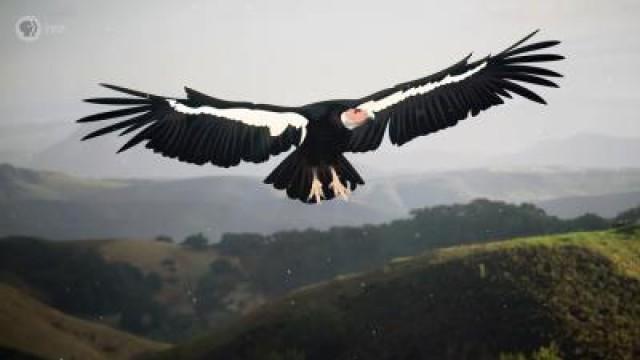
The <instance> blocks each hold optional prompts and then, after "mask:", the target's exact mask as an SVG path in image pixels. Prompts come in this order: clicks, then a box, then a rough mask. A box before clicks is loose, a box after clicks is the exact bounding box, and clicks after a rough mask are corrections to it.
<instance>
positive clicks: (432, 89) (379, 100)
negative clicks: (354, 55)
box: [348, 31, 564, 152]
mask: <svg viewBox="0 0 640 360" xmlns="http://www.w3.org/2000/svg"><path fill="white" fill-rule="evenodd" d="M537 32H538V31H535V32H533V33H531V34H530V35H528V36H526V37H525V38H524V39H522V40H520V41H518V42H517V43H516V44H514V45H513V46H511V47H509V48H507V49H506V50H504V51H503V52H501V53H499V54H497V55H494V56H487V57H486V58H484V59H481V60H478V61H475V62H471V63H470V62H468V60H469V58H470V57H471V55H469V56H467V57H465V58H464V59H462V60H461V61H460V62H458V63H456V64H454V65H453V66H451V67H449V68H447V69H445V70H443V71H440V72H438V73H436V74H433V75H431V76H427V77H425V78H422V79H418V80H415V81H410V82H406V83H403V84H399V85H396V86H394V87H392V88H389V89H385V90H382V91H380V92H377V93H375V94H372V95H369V96H367V97H365V98H362V99H359V100H356V101H355V103H356V104H358V105H357V107H358V108H360V109H362V110H365V111H367V112H368V113H369V114H371V115H373V116H374V118H373V119H372V120H370V121H368V122H367V123H366V124H365V125H362V126H360V127H358V128H356V129H354V130H353V131H352V134H351V138H350V141H349V145H348V149H349V150H348V151H352V152H364V151H370V150H374V149H376V148H377V147H378V146H379V145H380V143H381V142H382V139H383V137H384V133H385V130H386V128H387V125H389V137H390V139H391V143H393V144H395V145H402V144H404V143H406V142H408V141H409V140H411V139H414V138H416V137H418V136H422V135H427V134H430V133H433V132H436V131H438V130H441V129H444V128H447V127H450V126H454V125H455V124H456V123H457V122H458V121H459V120H463V119H465V118H467V116H468V115H469V113H471V116H476V115H478V113H480V111H483V110H486V109H488V108H490V107H491V106H493V105H499V104H502V103H503V98H511V94H517V95H520V96H523V97H525V98H527V99H529V100H532V101H535V102H538V103H541V104H546V102H545V101H544V100H543V99H542V98H541V97H540V96H539V95H537V94H536V93H534V92H533V91H531V90H529V89H527V88H525V87H524V86H522V85H519V84H517V83H515V82H514V81H517V82H521V83H529V84H535V85H542V86H551V87H558V85H556V84H555V83H553V82H551V81H549V80H548V79H546V78H548V77H561V76H562V75H560V74H558V73H556V72H554V71H551V70H548V69H545V68H542V67H538V66H532V65H531V63H540V62H548V61H556V60H561V59H564V57H562V56H560V55H555V54H539V53H532V52H535V51H536V50H541V49H546V48H549V47H552V46H555V45H557V44H559V43H560V42H559V41H543V42H537V43H532V44H528V45H524V43H525V42H526V41H527V40H529V39H530V38H531V37H532V36H533V35H535V34H536V33H537Z"/></svg>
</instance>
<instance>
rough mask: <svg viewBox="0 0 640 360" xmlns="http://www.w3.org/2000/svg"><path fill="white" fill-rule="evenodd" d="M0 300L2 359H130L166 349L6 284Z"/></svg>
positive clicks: (0, 290) (159, 344)
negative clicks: (48, 304)
mask: <svg viewBox="0 0 640 360" xmlns="http://www.w3.org/2000/svg"><path fill="white" fill-rule="evenodd" d="M0 298H1V299H2V301H0V358H3V359H4V358H9V359H11V358H16V359H27V358H29V357H27V356H26V355H20V353H23V354H33V355H34V356H37V358H42V359H56V360H57V359H87V360H91V359H96V360H99V359H130V358H131V357H133V356H136V355H139V354H141V353H145V352H152V351H158V350H161V349H164V348H166V347H167V346H168V345H165V344H162V343H157V342H153V341H149V340H145V339H142V338H139V337H136V336H133V335H130V334H127V333H124V332H121V331H118V330H115V329H112V328H110V327H107V326H104V325H99V324H95V323H92V322H89V321H85V320H80V319H77V318H74V317H71V316H69V315H65V314H63V313H61V312H59V311H57V310H54V309H52V308H50V307H48V306H46V305H44V304H42V303H41V302H39V301H36V300H34V299H33V298H32V297H30V296H29V295H27V294H25V293H24V292H22V291H20V290H17V289H16V288H13V287H10V286H7V285H5V284H0ZM34 358H35V357H34Z"/></svg>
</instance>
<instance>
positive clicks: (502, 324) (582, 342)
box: [154, 227, 640, 360]
mask: <svg viewBox="0 0 640 360" xmlns="http://www.w3.org/2000/svg"><path fill="white" fill-rule="evenodd" d="M638 299H640V229H639V228H638V227H627V228H623V229H619V230H609V231H601V232H580V233H570V234H562V235H552V236H539V237H531V238H521V239H516V240H512V241H504V242H492V243H486V244H474V245H465V246H456V247H450V248H444V249H439V250H435V251H430V252H427V253H425V254H423V255H420V256H416V257H405V258H398V259H395V260H394V261H392V262H391V263H389V264H388V265H386V266H384V267H383V268H381V269H379V270H377V271H374V272H370V273H365V274H354V275H351V276H343V277H341V278H339V279H336V280H333V281H329V282H326V283H324V284H319V285H314V286H311V287H307V288H303V289H301V290H299V291H296V292H294V293H292V294H290V295H288V296H285V297H283V298H281V299H280V300H279V301H277V302H276V303H274V304H271V305H268V306H266V307H264V308H261V309H259V310H257V311H256V312H254V313H252V314H251V315H250V316H247V317H245V318H244V319H243V320H242V321H239V322H237V323H235V324H234V325H231V326H229V327H227V328H224V329H221V330H220V331H217V332H214V333H212V334H211V335H209V336H206V337H202V338H199V339H197V340H195V341H192V342H190V343H188V344H185V345H182V346H178V347H176V348H175V349H172V350H170V351H168V352H166V353H164V354H163V355H162V356H159V357H157V358H154V359H175V358H180V359H209V358H220V359H231V358H233V359H291V360H293V359H305V360H314V359H372V358H375V359H424V358H435V359H463V358H469V359H471V358H472V359H497V358H498V357H499V356H500V355H501V354H502V355H504V354H507V353H524V354H530V353H532V352H534V351H536V350H537V349H540V348H543V347H551V348H555V347H556V346H557V348H558V349H559V350H558V352H559V353H560V354H559V355H560V356H561V357H562V358H563V359H602V358H607V359H632V358H637V356H638V354H640V340H639V339H640V301H638Z"/></svg>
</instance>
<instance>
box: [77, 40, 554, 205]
mask: <svg viewBox="0 0 640 360" xmlns="http://www.w3.org/2000/svg"><path fill="white" fill-rule="evenodd" d="M536 33H537V31H536V32H533V33H531V34H530V35H528V36H526V37H525V38H524V39H522V40H520V41H518V42H517V43H516V44H514V45H513V46H510V47H509V48H507V49H506V50H504V51H502V52H500V53H499V54H496V55H490V56H487V57H485V58H482V59H479V60H476V61H469V59H470V57H471V55H469V56H467V57H465V58H464V59H462V60H460V61H459V62H457V63H455V64H454V65H452V66H450V67H449V68H447V69H444V70H442V71H440V72H438V73H435V74H433V75H430V76H427V77H423V78H420V79H418V80H413V81H409V82H405V83H401V84H398V85H396V86H394V87H391V88H388V89H385V90H382V91H379V92H376V93H374V94H372V95H369V96H366V97H363V98H360V99H346V100H328V101H322V102H317V103H312V104H309V105H304V106H300V107H288V106H275V105H266V104H254V103H250V102H236V101H227V100H222V99H218V98H214V97H211V96H208V95H205V94H203V93H200V92H198V91H195V90H193V89H190V88H186V87H185V91H186V98H183V99H178V98H172V97H165V96H158V95H152V94H148V93H144V92H140V91H135V90H131V89H126V88H123V87H119V86H115V85H108V84H102V85H103V86H105V87H107V88H110V89H113V90H116V91H119V92H121V93H124V94H127V95H130V97H108V98H92V99H86V100H85V101H87V102H90V103H95V104H106V105H119V106H124V108H120V109H118V110H113V111H107V112H102V113H98V114H94V115H91V116H87V117H84V118H82V119H80V120H78V122H81V123H83V122H92V121H101V120H108V119H115V118H119V120H118V122H115V123H113V124H111V125H109V126H107V127H104V128H101V129H99V130H97V131H94V132H92V133H90V134H88V135H86V136H85V137H83V138H82V140H86V139H90V138H93V137H96V136H100V135H104V134H107V133H110V132H114V131H117V130H122V131H121V132H120V135H124V134H128V133H131V132H133V131H135V130H140V131H139V132H138V133H136V134H135V136H133V137H132V138H131V139H130V140H129V141H128V142H127V143H126V144H124V146H122V148H120V150H119V151H118V152H121V151H124V150H127V149H129V148H131V147H132V146H134V145H137V144H139V143H141V142H142V141H147V142H146V145H145V146H146V147H147V148H149V149H152V150H153V151H154V152H158V153H160V154H161V155H163V156H167V157H171V158H177V159H178V160H180V161H185V162H189V163H194V164H198V165H203V164H206V163H209V162H210V163H212V164H214V165H217V166H222V167H230V166H235V165H238V164H239V163H240V161H249V162H254V163H260V162H263V161H266V160H267V159H269V156H271V155H277V154H280V153H282V152H284V151H287V150H289V149H290V148H291V147H292V146H293V147H295V148H296V149H295V151H293V152H292V153H291V154H289V156H288V157H287V158H286V159H285V160H284V161H282V162H281V163H280V164H279V165H278V166H277V167H276V168H275V170H273V172H272V173H271V174H270V175H269V176H268V177H267V178H266V179H265V180H264V182H265V183H267V184H272V185H273V186H274V187H275V188H276V189H280V190H284V189H286V192H287V195H288V196H289V197H290V198H292V199H298V200H300V201H302V202H305V203H319V202H320V201H321V200H323V199H327V200H329V199H333V198H334V197H341V198H343V199H345V200H346V199H347V197H348V196H349V195H350V193H351V192H352V191H353V190H355V189H356V187H357V186H358V185H363V184H364V180H363V179H362V178H361V177H360V175H359V174H358V172H357V171H356V170H355V169H354V168H353V166H352V165H351V164H350V163H349V162H348V161H347V159H346V158H345V157H344V155H343V154H344V153H345V152H365V151H371V150H375V149H377V148H378V146H379V145H380V143H381V142H382V139H383V137H384V134H385V132H387V128H388V133H389V138H390V140H391V143H392V144H395V145H398V146H399V145H402V144H405V143H406V142H408V141H410V140H412V139H414V138H416V137H418V136H422V135H427V134H431V133H433V132H436V131H438V130H441V129H444V128H447V127H451V126H454V125H455V124H456V123H457V122H458V121H459V120H463V119H465V118H467V117H468V115H469V114H471V116H476V115H478V114H479V113H480V111H483V110H486V109H488V108H490V107H491V106H493V105H499V104H502V103H503V99H504V98H511V97H512V95H513V94H516V95H520V96H522V97H525V98H527V99H529V100H531V101H535V102H538V103H541V104H545V101H544V100H543V99H542V98H541V97H540V96H539V95H537V94H536V93H534V92H533V91H531V90H529V89H528V88H526V87H524V86H523V85H520V84H518V83H525V84H534V85H542V86H551V87H558V86H557V85H556V84H555V83H553V82H551V81H550V80H548V78H550V77H551V78H552V77H561V76H562V75H560V74H558V73H557V72H554V71H551V70H548V69H546V68H543V67H539V66H533V65H532V63H542V62H548V61H557V60H561V59H563V57H562V56H560V55H555V54H547V53H542V54H541V53H539V52H538V50H542V49H547V48H550V47H552V46H555V45H557V44H559V41H542V42H536V43H530V44H526V42H527V40H529V39H530V38H531V37H532V36H533V35H535V34H536ZM130 115H132V117H130V118H127V119H121V118H122V117H126V116H130Z"/></svg>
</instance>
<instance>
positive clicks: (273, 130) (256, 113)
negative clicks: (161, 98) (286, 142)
mask: <svg viewBox="0 0 640 360" xmlns="http://www.w3.org/2000/svg"><path fill="white" fill-rule="evenodd" d="M167 102H168V103H169V105H171V107H172V108H173V109H174V110H175V111H178V112H181V113H183V114H189V115H198V114H209V115H214V116H219V117H223V118H226V119H229V120H234V121H240V122H241V123H243V124H246V125H251V126H265V127H267V128H268V129H269V135H271V136H278V135H280V134H282V133H283V132H284V131H285V130H286V129H287V126H293V127H296V128H298V129H302V136H301V138H300V143H302V141H303V140H304V138H305V135H306V130H307V129H306V126H307V124H308V122H309V121H308V120H307V118H305V117H304V116H302V115H300V114H298V113H294V112H275V111H267V110H260V109H246V108H230V109H217V108H214V107H211V106H199V107H195V108H193V107H190V106H187V105H184V104H181V103H179V102H177V101H176V100H174V99H167Z"/></svg>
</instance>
